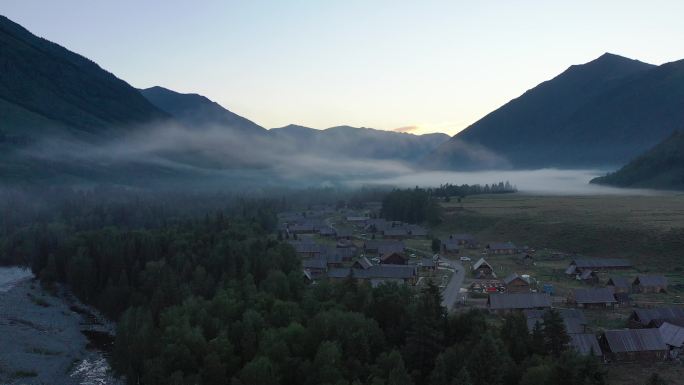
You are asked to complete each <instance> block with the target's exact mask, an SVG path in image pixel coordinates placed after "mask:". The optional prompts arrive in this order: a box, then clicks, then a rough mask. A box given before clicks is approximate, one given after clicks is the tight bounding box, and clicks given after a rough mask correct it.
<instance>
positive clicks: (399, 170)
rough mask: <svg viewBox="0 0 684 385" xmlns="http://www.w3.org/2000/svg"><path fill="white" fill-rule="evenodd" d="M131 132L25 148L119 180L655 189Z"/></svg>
mask: <svg viewBox="0 0 684 385" xmlns="http://www.w3.org/2000/svg"><path fill="white" fill-rule="evenodd" d="M128 132H130V133H129V134H127V135H124V136H119V137H116V138H113V139H110V140H107V141H98V142H96V143H94V142H92V141H88V142H86V141H82V140H75V139H73V138H71V139H66V138H65V137H60V138H56V137H52V138H46V139H43V140H41V141H40V142H37V143H35V144H34V145H32V146H30V147H28V148H25V149H24V150H23V153H24V154H27V155H28V156H30V157H32V158H34V159H39V160H41V161H43V162H45V163H46V164H50V165H51V166H53V167H54V165H56V164H65V165H68V167H70V169H74V168H77V167H80V168H84V169H87V170H88V172H90V173H91V174H96V173H97V172H99V171H98V170H107V173H111V174H116V173H118V174H116V175H117V177H118V178H119V180H125V179H126V177H129V176H131V175H135V176H136V177H138V178H139V179H145V180H154V179H155V178H167V179H173V178H175V179H176V180H177V181H180V182H178V184H179V185H182V184H183V183H186V182H187V181H190V180H191V181H192V183H186V184H189V185H192V186H193V187H195V188H202V187H203V186H207V187H209V186H210V187H212V188H231V189H240V188H254V187H255V186H265V187H266V186H286V187H290V188H306V187H320V186H341V187H360V186H377V185H383V186H397V187H413V186H421V187H432V186H439V185H440V184H444V183H451V184H456V185H461V184H481V185H484V184H492V183H498V182H501V181H508V182H510V183H511V184H513V185H515V186H517V188H518V190H519V191H520V192H521V193H527V194H564V195H576V194H639V195H640V194H655V193H656V192H655V191H649V190H636V189H619V188H611V187H605V186H598V185H591V184H589V181H590V180H591V179H592V178H594V177H596V176H600V175H604V174H605V173H606V170H559V169H540V170H526V171H514V170H500V171H470V172H448V171H424V170H421V169H420V167H418V166H417V163H418V162H410V161H407V160H396V159H385V158H373V157H371V156H372V154H373V151H372V149H371V150H370V151H369V150H368V149H364V153H363V154H362V155H359V154H350V153H349V150H339V151H336V150H335V149H334V148H330V147H329V146H324V145H319V143H318V142H315V141H311V140H309V141H304V142H302V141H298V140H295V139H293V138H284V137H282V136H275V135H269V134H268V133H263V134H261V133H260V134H253V133H244V132H238V131H235V130H231V129H230V128H227V127H225V126H204V127H193V128H189V127H187V126H184V125H181V124H177V123H163V124H156V125H148V126H145V127H142V128H138V129H136V130H129V131H128ZM335 140H336V144H337V146H338V148H340V149H343V148H346V149H348V148H350V147H353V146H354V142H353V140H354V139H352V138H349V139H345V137H343V136H338V137H336V139H335ZM345 140H349V142H348V143H345ZM356 140H357V141H358V138H357V139H356ZM303 143H304V144H303ZM364 145H367V146H370V145H371V144H368V143H366V142H364ZM372 145H377V144H375V143H372ZM111 170H116V171H114V172H112V171H111ZM123 184H125V182H124V183H123Z"/></svg>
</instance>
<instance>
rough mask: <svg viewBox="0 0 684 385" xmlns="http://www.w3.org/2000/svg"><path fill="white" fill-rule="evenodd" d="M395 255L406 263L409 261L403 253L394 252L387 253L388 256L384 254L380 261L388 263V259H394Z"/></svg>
mask: <svg viewBox="0 0 684 385" xmlns="http://www.w3.org/2000/svg"><path fill="white" fill-rule="evenodd" d="M395 255H396V256H398V257H400V258H401V259H403V260H405V261H408V257H407V256H406V255H405V254H404V253H403V252H401V253H400V252H397V251H393V252H391V253H387V254H382V256H381V257H380V260H381V261H382V262H385V261H387V260H388V259H390V258H391V257H393V256H395Z"/></svg>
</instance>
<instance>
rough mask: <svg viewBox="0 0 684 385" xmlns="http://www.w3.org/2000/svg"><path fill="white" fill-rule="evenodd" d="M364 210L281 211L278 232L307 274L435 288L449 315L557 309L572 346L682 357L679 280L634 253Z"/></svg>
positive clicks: (532, 318)
mask: <svg viewBox="0 0 684 385" xmlns="http://www.w3.org/2000/svg"><path fill="white" fill-rule="evenodd" d="M380 206H381V205H380V203H377V202H369V203H366V204H365V205H364V206H363V208H362V209H344V208H342V209H337V208H333V207H328V206H316V207H310V208H309V209H307V210H304V211H292V212H284V213H280V214H279V231H278V237H279V238H280V239H282V240H284V241H286V242H288V243H290V244H291V245H292V246H293V247H294V249H295V251H296V252H297V254H298V255H299V256H300V257H301V258H302V266H303V274H304V277H305V279H306V280H307V281H308V282H310V283H312V284H315V283H316V282H317V281H319V280H323V279H328V280H331V281H340V280H345V279H350V278H352V279H355V280H357V281H359V282H367V283H368V284H370V285H371V286H373V287H376V286H378V285H381V284H383V283H387V282H394V283H398V284H406V285H410V286H412V287H415V288H420V287H422V286H424V285H426V284H427V283H428V282H432V283H434V284H435V285H437V286H439V288H440V289H441V291H442V297H443V305H444V306H445V307H446V308H447V310H448V311H450V312H458V311H464V310H467V309H472V308H479V309H483V310H486V311H488V312H489V313H490V314H491V315H492V317H494V318H496V317H497V316H499V315H502V314H506V313H510V312H521V313H523V314H524V316H525V317H526V318H527V325H528V329H529V332H530V333H533V332H534V330H535V328H543V320H544V314H545V313H546V312H549V311H550V310H551V309H554V310H555V311H557V312H558V313H559V314H560V316H561V317H562V319H563V323H564V325H565V328H566V332H567V333H568V335H569V337H570V344H569V345H570V347H571V348H572V349H575V350H576V351H577V352H579V353H580V354H583V355H593V356H596V357H598V358H600V359H601V360H602V361H603V362H604V363H606V364H620V363H657V362H679V360H680V357H681V353H682V348H683V346H684V307H683V306H682V301H681V297H680V294H681V289H682V288H681V285H679V284H678V285H675V286H671V285H670V284H669V282H668V277H667V276H666V275H663V274H658V273H654V272H648V271H643V270H644V269H638V268H637V267H635V266H634V265H633V264H632V263H631V261H630V260H629V259H623V258H589V257H584V256H580V255H574V254H568V253H564V252H562V251H556V250H535V249H534V248H533V247H530V246H518V245H516V244H515V243H514V242H511V241H508V240H506V241H504V240H498V241H482V240H478V239H477V238H476V237H475V236H473V235H470V234H448V233H440V232H439V231H436V232H434V233H433V230H431V229H428V228H426V227H422V226H420V225H413V224H408V223H403V222H399V221H389V220H386V219H383V218H380V217H379V212H380Z"/></svg>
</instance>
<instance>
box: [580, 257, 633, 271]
mask: <svg viewBox="0 0 684 385" xmlns="http://www.w3.org/2000/svg"><path fill="white" fill-rule="evenodd" d="M570 264H571V265H575V266H577V268H580V269H601V268H611V267H613V268H616V267H632V263H631V262H629V261H628V260H626V259H619V258H591V259H588V258H587V259H575V260H574V261H572V262H570Z"/></svg>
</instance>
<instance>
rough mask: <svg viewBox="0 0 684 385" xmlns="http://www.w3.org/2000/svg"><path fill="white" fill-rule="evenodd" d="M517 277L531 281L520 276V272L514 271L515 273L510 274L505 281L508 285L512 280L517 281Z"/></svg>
mask: <svg viewBox="0 0 684 385" xmlns="http://www.w3.org/2000/svg"><path fill="white" fill-rule="evenodd" d="M516 279H521V280H523V281H525V282H526V283H528V284H529V283H530V282H529V281H528V280H527V279H525V278H523V277H521V276H519V275H518V273H513V274H511V275H509V276H508V277H506V278H504V280H503V283H504V284H506V285H509V284H510V283H511V282H513V281H515V280H516Z"/></svg>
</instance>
